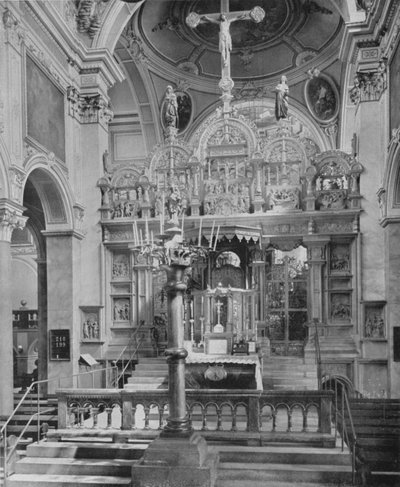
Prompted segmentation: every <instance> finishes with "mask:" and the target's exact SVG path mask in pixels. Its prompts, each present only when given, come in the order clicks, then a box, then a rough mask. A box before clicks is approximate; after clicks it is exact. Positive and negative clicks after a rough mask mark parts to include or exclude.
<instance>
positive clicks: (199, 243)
mask: <svg viewBox="0 0 400 487" xmlns="http://www.w3.org/2000/svg"><path fill="white" fill-rule="evenodd" d="M202 222H203V220H202V219H200V225H199V239H198V246H199V247H200V246H201V224H202Z"/></svg>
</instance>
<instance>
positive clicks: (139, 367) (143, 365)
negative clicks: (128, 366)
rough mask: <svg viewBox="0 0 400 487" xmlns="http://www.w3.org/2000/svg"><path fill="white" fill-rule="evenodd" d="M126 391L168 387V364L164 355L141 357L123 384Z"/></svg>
mask: <svg viewBox="0 0 400 487" xmlns="http://www.w3.org/2000/svg"><path fill="white" fill-rule="evenodd" d="M125 389H126V390H128V391H140V390H142V391H143V390H154V389H168V364H167V362H166V360H165V358H164V357H141V358H140V360H139V363H138V364H136V365H135V371H134V372H133V374H132V376H131V377H129V378H128V381H127V383H126V384H125Z"/></svg>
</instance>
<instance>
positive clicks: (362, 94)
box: [349, 60, 387, 105]
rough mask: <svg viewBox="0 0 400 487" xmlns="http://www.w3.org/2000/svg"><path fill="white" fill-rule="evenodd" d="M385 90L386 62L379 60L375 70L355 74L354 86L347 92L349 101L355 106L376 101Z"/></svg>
mask: <svg viewBox="0 0 400 487" xmlns="http://www.w3.org/2000/svg"><path fill="white" fill-rule="evenodd" d="M386 88H387V68H386V62H385V61H384V60H381V61H379V65H378V68H377V69H376V70H374V71H366V72H358V73H356V75H355V77H354V85H353V87H352V88H351V89H350V91H349V96H350V100H351V101H352V102H353V103H354V104H355V105H358V104H359V103H360V102H367V101H378V100H379V99H380V98H381V96H382V94H383V92H384V91H385V90H386Z"/></svg>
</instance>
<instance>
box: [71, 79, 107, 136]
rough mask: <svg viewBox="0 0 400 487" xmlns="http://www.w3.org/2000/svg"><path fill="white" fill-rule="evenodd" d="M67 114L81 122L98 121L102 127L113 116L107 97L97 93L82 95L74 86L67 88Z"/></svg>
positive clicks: (105, 125)
mask: <svg viewBox="0 0 400 487" xmlns="http://www.w3.org/2000/svg"><path fill="white" fill-rule="evenodd" d="M67 101H68V114H69V115H70V116H71V117H73V118H75V119H76V120H78V122H80V123H82V124H89V123H99V124H101V125H103V126H104V127H107V126H108V124H109V123H110V122H111V120H112V119H113V117H114V114H113V112H112V110H111V105H110V102H109V101H108V99H107V98H106V97H105V96H103V95H101V94H98V93H94V94H84V95H82V94H81V93H80V92H79V90H78V89H77V88H76V87H75V86H68V88H67Z"/></svg>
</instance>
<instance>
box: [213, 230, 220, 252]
mask: <svg viewBox="0 0 400 487" xmlns="http://www.w3.org/2000/svg"><path fill="white" fill-rule="evenodd" d="M218 235H219V225H218V228H217V235H216V236H215V243H214V252H215V251H216V250H217V243H218Z"/></svg>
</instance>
